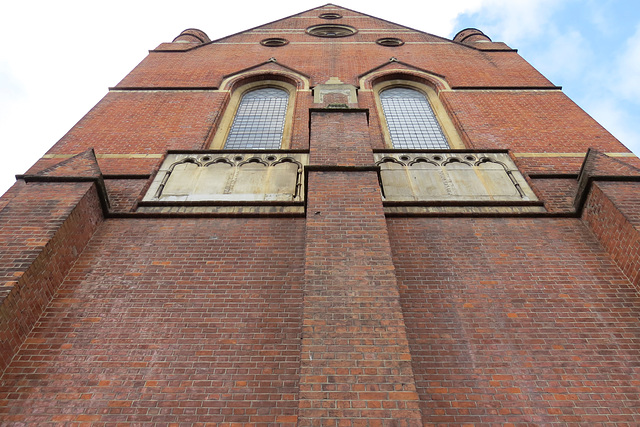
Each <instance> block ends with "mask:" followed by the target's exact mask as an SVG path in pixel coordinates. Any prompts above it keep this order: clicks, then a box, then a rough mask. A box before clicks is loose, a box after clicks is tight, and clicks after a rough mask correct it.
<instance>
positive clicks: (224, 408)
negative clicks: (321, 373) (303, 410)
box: [0, 219, 304, 425]
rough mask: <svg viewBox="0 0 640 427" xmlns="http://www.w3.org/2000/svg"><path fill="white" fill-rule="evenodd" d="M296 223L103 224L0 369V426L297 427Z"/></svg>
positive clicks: (299, 252) (299, 245) (299, 246)
mask: <svg viewBox="0 0 640 427" xmlns="http://www.w3.org/2000/svg"><path fill="white" fill-rule="evenodd" d="M303 226H304V224H303V222H301V221H299V220H292V219H265V220H257V219H226V220H225V219H220V220H217V221H211V220H209V219H200V220H195V219H194V220H186V219H182V220H181V219H173V220H171V219H169V220H161V219H158V220H153V219H149V220H108V221H107V222H105V223H104V224H103V226H102V227H101V228H100V229H99V230H98V231H97V233H96V235H95V237H94V239H93V240H92V241H91V242H90V244H89V245H88V247H87V248H86V250H85V251H84V253H83V254H82V256H81V257H80V259H79V260H78V262H77V263H76V264H75V265H74V267H73V269H72V270H71V272H70V273H69V275H68V276H67V278H66V280H65V281H64V283H63V284H62V286H61V287H60V289H59V291H58V292H57V293H56V296H55V298H54V299H53V301H52V303H51V304H50V305H49V306H48V307H47V310H46V311H45V313H44V315H43V316H42V317H41V318H40V320H39V321H38V323H37V324H36V326H35V328H34V329H33V331H32V332H31V333H30V335H29V337H28V339H27V340H26V342H25V345H24V346H23V347H22V349H21V351H20V352H19V353H18V354H17V356H16V357H15V359H14V360H13V362H12V363H11V364H10V365H9V367H8V368H7V370H6V372H5V374H4V377H3V385H2V387H0V405H1V406H0V417H1V419H2V420H3V421H4V422H13V423H26V424H34V423H45V422H54V423H62V422H93V423H162V424H165V423H167V424H169V423H172V422H181V423H190V424H191V423H198V422H210V423H251V424H252V425H274V424H278V425H295V421H296V412H297V408H298V402H297V398H298V366H299V355H300V348H299V346H300V328H301V323H300V320H301V318H300V316H301V308H302V293H301V279H302V256H303V251H304V246H303V240H302V237H303V230H304V228H303Z"/></svg>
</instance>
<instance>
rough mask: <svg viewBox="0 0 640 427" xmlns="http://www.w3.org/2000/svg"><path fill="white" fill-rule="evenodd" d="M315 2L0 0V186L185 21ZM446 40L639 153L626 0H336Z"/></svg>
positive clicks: (223, 25) (222, 24)
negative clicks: (582, 113) (551, 87)
mask: <svg viewBox="0 0 640 427" xmlns="http://www.w3.org/2000/svg"><path fill="white" fill-rule="evenodd" d="M323 4H325V3H321V2H311V1H306V0H298V1H295V2H293V1H278V0H271V1H254V0H251V1H244V2H242V1H235V2H234V1H200V0H190V1H187V2H183V3H179V2H177V1H175V0H174V1H171V2H168V1H164V0H155V1H147V0H141V1H139V0H127V1H122V0H111V1H109V2H91V1H86V0H85V1H71V0H59V1H55V2H53V1H50V0H47V1H42V0H36V1H23V2H16V1H14V2H5V4H3V5H2V7H0V15H1V16H0V40H1V42H2V48H0V194H2V193H4V192H5V191H6V190H7V189H8V188H9V186H11V185H12V184H13V183H14V182H15V177H14V175H15V174H19V173H23V172H25V171H26V169H27V168H28V167H29V166H31V165H32V164H33V163H34V162H35V161H36V160H37V159H38V158H39V157H40V156H41V155H42V154H44V152H45V151H46V150H47V149H48V148H49V147H50V146H51V145H53V144H54V143H55V142H56V141H58V140H59V139H60V138H61V137H62V136H63V135H64V134H65V133H66V132H67V131H68V130H69V129H70V128H71V127H72V126H73V125H74V124H75V123H76V122H77V121H78V120H79V119H80V118H81V117H82V116H83V115H84V114H86V113H87V112H88V111H89V109H90V108H91V107H93V106H94V105H95V104H96V103H97V102H98V101H99V100H100V99H101V98H102V97H103V96H104V95H105V94H106V93H107V90H108V87H110V86H115V85H116V84H117V83H118V82H119V81H120V80H121V79H122V78H123V77H124V76H125V75H126V74H127V73H128V72H129V71H131V70H132V69H133V68H134V67H135V66H136V65H137V64H138V63H139V62H140V61H141V60H142V59H143V58H144V57H145V56H146V54H147V52H148V50H149V49H153V48H155V47H156V46H157V45H159V44H160V43H162V42H170V41H171V40H173V38H175V37H176V36H177V35H178V34H179V33H180V32H181V31H182V30H184V29H185V28H198V29H201V30H203V31H204V32H206V33H207V34H208V35H209V37H210V38H211V39H212V40H214V39H216V38H220V37H223V36H226V35H229V34H233V33H236V32H239V31H242V30H245V29H248V28H251V27H255V26H258V25H261V24H264V23H267V22H270V21H273V20H276V19H280V18H283V17H286V16H289V15H292V14H295V13H299V12H302V11H304V10H307V9H311V8H314V7H318V6H321V5H323ZM335 4H339V5H340V6H344V7H347V8H350V9H353V10H356V11H358V12H363V13H367V14H369V15H373V16H377V17H380V18H384V19H387V20H389V21H393V22H396V23H398V24H402V25H406V26H408V27H412V28H415V29H418V30H421V31H426V32H429V33H432V34H436V35H439V36H443V37H448V38H452V37H453V36H454V35H455V33H457V32H458V31H459V30H461V29H463V28H467V27H476V28H479V29H481V30H482V31H484V32H485V34H487V35H488V36H489V37H491V39H492V40H494V41H504V42H506V43H507V44H508V45H509V46H511V47H513V48H516V49H518V50H519V52H520V54H521V55H522V56H523V57H524V58H525V59H527V60H528V61H529V62H530V63H532V64H533V66H534V67H536V68H537V69H538V70H539V71H541V72H542V73H543V74H544V75H545V76H546V77H547V78H549V79H550V80H551V81H552V82H553V83H554V84H556V85H559V86H563V89H564V91H565V93H567V94H568V95H569V96H570V97H571V98H572V99H573V100H574V101H575V102H577V103H578V105H580V106H581V107H582V108H583V109H585V110H586V111H587V112H588V113H589V114H591V115H592V116H593V117H594V118H595V119H596V120H598V121H599V122H600V123H601V124H603V125H604V126H605V127H606V128H607V129H608V130H609V131H610V132H611V133H613V134H614V135H615V136H616V137H617V138H618V139H620V140H621V141H622V142H623V143H624V144H625V145H627V146H628V147H629V148H631V149H632V150H633V151H634V152H635V153H640V125H639V123H640V2H638V0H598V1H596V0H444V1H441V0H438V1H430V0H423V1H421V2H418V1H415V0H411V1H405V0H395V1H392V2H390V1H388V0H385V1H378V0H341V1H340V2H336V3H335Z"/></svg>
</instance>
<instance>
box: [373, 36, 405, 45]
mask: <svg viewBox="0 0 640 427" xmlns="http://www.w3.org/2000/svg"><path fill="white" fill-rule="evenodd" d="M376 43H378V44H379V45H380V46H389V47H393V46H402V45H403V44H404V41H402V40H401V39H397V38H395V37H383V38H381V39H378V40H376Z"/></svg>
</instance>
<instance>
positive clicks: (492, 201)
mask: <svg viewBox="0 0 640 427" xmlns="http://www.w3.org/2000/svg"><path fill="white" fill-rule="evenodd" d="M639 181H640V160H638V158H637V157H635V156H634V155H633V154H632V153H631V152H630V151H629V150H628V149H627V148H626V147H625V146H624V145H622V144H621V143H620V142H619V141H618V140H616V139H615V138H614V137H613V136H612V135H611V134H609V133H608V132H607V131H606V130H605V129H604V128H602V126H600V125H599V124H598V123H596V122H595V121H594V120H593V119H592V118H591V117H589V116H588V115H587V114H586V113H585V112H584V111H582V110H581V109H580V108H579V107H578V106H577V105H576V104H575V103H573V102H572V101H571V100H570V99H569V98H568V97H567V96H566V95H565V94H564V93H563V92H562V90H561V88H559V87H557V86H555V85H553V84H552V83H551V82H550V81H549V80H547V79H546V78H545V77H544V76H543V75H541V74H540V73H539V72H538V71H537V70H535V69H534V68H533V67H532V66H531V65H530V64H528V63H527V62H526V61H525V60H524V59H523V58H521V57H520V56H519V55H518V53H517V52H516V50H514V49H513V48H511V47H509V46H508V45H506V44H505V43H502V42H495V41H492V40H491V39H490V38H489V37H488V36H487V35H485V34H484V33H483V32H482V31H480V30H478V29H466V30H463V31H460V32H459V33H458V34H457V35H456V36H455V38H454V39H453V40H448V39H444V38H441V37H438V36H434V35H431V34H428V33H425V32H422V31H418V30H415V29H411V28H407V27H404V26H401V25H398V24H395V23H392V22H388V21H385V20H383V19H379V18H375V17H372V16H369V15H366V14H363V13H359V12H355V11H352V10H349V9H345V8H342V7H339V6H335V5H331V4H328V5H325V6H322V7H319V8H315V9H312V10H309V11H306V12H302V13H300V14H297V15H293V16H290V17H288V18H284V19H282V20H278V21H275V22H272V23H269V24H265V25H263V26H260V27H256V28H253V29H250V30H247V31H244V32H241V33H238V34H234V35H231V36H228V37H225V38H222V39H219V40H214V41H211V40H209V38H208V36H207V35H206V34H205V33H204V32H202V31H200V30H196V29H188V30H185V31H183V32H182V33H181V34H180V35H178V37H176V39H175V40H173V41H172V42H168V43H162V44H160V45H159V46H158V47H157V48H156V49H154V50H152V51H150V53H149V55H148V56H147V57H146V58H145V59H144V60H143V61H142V62H141V63H140V64H139V65H138V66H137V67H136V68H135V69H134V70H133V71H132V72H131V73H130V74H128V75H127V76H126V77H125V78H124V79H123V80H122V81H121V82H120V83H118V84H117V85H116V86H115V87H112V88H110V90H109V93H108V94H107V95H106V96H105V97H104V98H103V99H102V100H101V101H100V102H99V103H98V104H97V105H96V106H95V107H94V108H93V109H92V110H91V111H89V112H88V113H87V115H86V116H85V117H84V118H82V119H81V120H80V121H79V122H78V124H77V125H76V126H74V127H73V128H72V129H71V130H70V131H69V132H68V133H67V134H66V135H65V136H64V137H63V138H62V139H61V140H60V141H58V142H57V143H56V144H55V145H54V146H53V147H52V148H51V149H50V150H49V151H48V152H47V153H46V154H44V155H43V156H42V158H41V159H40V160H39V161H38V162H37V163H36V164H34V165H33V166H32V167H31V168H30V169H29V170H28V171H26V172H25V173H24V174H22V175H18V176H17V181H16V183H15V185H14V186H13V187H12V188H11V189H10V190H9V191H8V192H7V193H6V194H5V195H4V196H2V198H0V242H2V245H0V265H1V269H0V277H1V278H2V282H1V284H2V286H1V287H0V313H1V316H0V318H1V326H0V369H1V372H2V377H1V382H0V421H1V422H2V423H3V424H18V425H23V424H26V425H33V424H61V423H67V424H69V425H80V424H94V425H115V424H141V425H146V424H155V425H205V424H209V425H227V426H232V425H265V426H266V425H291V426H293V425H301V426H311V425H328V426H334V425H335V426H350V425H354V426H383V425H389V426H391V425H393V426H414V425H415V426H418V425H547V424H553V425H589V426H595V425H614V424H615V425H637V424H639V423H640V404H639V402H640V363H639V360H640V320H639V319H640V293H639V291H640V274H639V272H640V235H639V232H638V230H639V228H640V191H639V190H640V183H639Z"/></svg>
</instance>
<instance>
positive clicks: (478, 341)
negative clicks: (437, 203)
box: [388, 218, 640, 425]
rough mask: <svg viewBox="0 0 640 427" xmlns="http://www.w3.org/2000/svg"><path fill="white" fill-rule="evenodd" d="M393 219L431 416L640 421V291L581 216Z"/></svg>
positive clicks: (417, 368)
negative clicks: (639, 296)
mask: <svg viewBox="0 0 640 427" xmlns="http://www.w3.org/2000/svg"><path fill="white" fill-rule="evenodd" d="M388 227H389V235H390V238H391V247H392V250H393V259H394V264H395V266H396V272H397V278H398V286H399V289H400V300H401V303H402V309H403V312H404V318H405V323H406V327H407V336H408V339H409V346H410V348H411V356H412V366H413V370H414V373H415V376H416V385H417V387H418V392H419V394H420V399H421V408H422V414H423V421H424V423H425V424H428V425H434V424H439V423H440V424H449V425H451V424H455V425H463V424H469V425H471V424H475V425H480V424H482V425H485V424H486V425H489V424H495V425H518V424H526V425H549V424H554V423H557V424H562V425H571V424H575V425H602V424H616V425H635V424H638V423H640V414H639V413H638V407H637V401H638V395H639V393H640V381H639V380H638V378H640V367H639V366H638V364H637V363H636V360H637V355H638V354H639V352H640V342H639V341H638V339H637V337H638V336H640V324H639V323H638V321H637V319H638V316H640V299H638V296H637V295H638V294H637V292H636V290H635V289H634V288H633V287H632V286H631V285H630V284H629V282H628V281H627V279H626V277H625V276H624V275H623V274H622V272H621V271H620V270H619V269H618V268H617V267H616V265H615V264H614V263H613V261H612V260H611V258H609V256H608V255H607V253H606V252H605V251H604V250H603V249H602V247H601V246H600V244H599V243H598V241H597V240H596V239H595V238H594V237H593V235H592V234H591V233H590V232H589V231H588V230H587V228H586V227H585V226H584V225H583V223H582V222H581V221H580V220H579V219H529V220H526V219H506V218H502V219H499V218H498V219H479V218H478V219H472V218H467V219H463V218H448V219H446V218H430V219H410V218H393V219H390V220H389V221H388Z"/></svg>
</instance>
